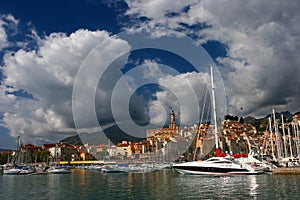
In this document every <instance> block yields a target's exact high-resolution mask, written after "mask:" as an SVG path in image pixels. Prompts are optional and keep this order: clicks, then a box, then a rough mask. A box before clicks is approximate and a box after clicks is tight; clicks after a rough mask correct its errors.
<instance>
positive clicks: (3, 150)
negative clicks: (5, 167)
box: [0, 149, 13, 154]
mask: <svg viewBox="0 0 300 200" xmlns="http://www.w3.org/2000/svg"><path fill="white" fill-rule="evenodd" d="M10 151H13V150H12V149H0V154H1V153H2V152H10Z"/></svg>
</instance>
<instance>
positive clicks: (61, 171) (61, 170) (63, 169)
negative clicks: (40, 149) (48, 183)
mask: <svg viewBox="0 0 300 200" xmlns="http://www.w3.org/2000/svg"><path fill="white" fill-rule="evenodd" d="M47 172H48V173H51V174H69V173H71V171H70V170H69V169H68V168H67V167H64V166H53V167H50V168H49V169H47Z"/></svg>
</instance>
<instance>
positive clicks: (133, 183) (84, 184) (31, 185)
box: [0, 170, 300, 200]
mask: <svg viewBox="0 0 300 200" xmlns="http://www.w3.org/2000/svg"><path fill="white" fill-rule="evenodd" d="M299 189H300V179H299V176H272V175H267V174H266V175H249V176H243V175H241V176H197V175H189V176H187V175H180V174H178V173H176V172H173V171H171V170H163V171H157V172H151V173H145V174H139V173H124V174H103V173H101V172H97V171H88V170H86V171H84V170H75V171H73V172H72V174H66V175H54V174H52V175H51V174H49V175H35V176H33V175H31V176H4V175H0V194H1V196H0V199H1V200H5V199H14V200H15V199H33V200H35V199H39V200H40V199H172V200H176V199H298V198H299V196H300V190H299Z"/></svg>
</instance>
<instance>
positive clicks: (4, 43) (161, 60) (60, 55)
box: [0, 0, 300, 148]
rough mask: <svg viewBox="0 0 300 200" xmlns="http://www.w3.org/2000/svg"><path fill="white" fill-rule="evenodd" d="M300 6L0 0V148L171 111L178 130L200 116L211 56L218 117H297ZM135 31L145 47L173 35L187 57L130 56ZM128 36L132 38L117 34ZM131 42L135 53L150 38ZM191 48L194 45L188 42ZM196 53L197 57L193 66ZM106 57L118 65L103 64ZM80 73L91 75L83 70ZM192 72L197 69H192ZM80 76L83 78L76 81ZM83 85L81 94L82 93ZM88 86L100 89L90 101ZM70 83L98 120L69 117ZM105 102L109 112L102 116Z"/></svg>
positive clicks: (149, 119)
mask: <svg viewBox="0 0 300 200" xmlns="http://www.w3.org/2000/svg"><path fill="white" fill-rule="evenodd" d="M299 7H300V5H299V3H298V2H296V1H287V2H281V1H280V0H278V1H272V3H268V2H262V1H259V0H254V1H251V3H250V2H247V3H245V2H240V1H237V0H230V1H222V2H211V1H208V0H203V1H199V0H187V1H180V0H148V1H136V0H124V1H122V0H118V1H112V0H103V1H101V0H100V1H97V0H78V1H45V2H40V1H26V2H23V1H21V2H19V1H14V0H12V1H1V2H0V83H1V84H0V95H1V96H0V114H1V118H0V137H1V140H0V148H1V147H3V148H13V147H14V146H15V138H16V137H17V136H18V135H20V136H21V138H23V140H24V141H25V142H30V143H34V144H42V143H46V142H56V141H58V140H60V139H62V138H64V137H66V136H69V135H73V134H75V133H76V132H77V131H78V130H79V129H80V131H79V132H93V130H96V132H97V131H99V130H98V128H99V127H97V126H99V125H96V124H95V123H98V122H99V121H100V122H101V123H100V129H102V131H103V130H104V129H105V128H110V130H111V128H112V127H115V126H118V127H119V128H122V127H123V128H124V130H125V129H126V126H125V125H124V126H123V125H122V124H126V123H128V118H131V119H132V120H131V121H130V120H129V121H130V122H129V124H127V125H128V126H130V127H135V124H138V125H143V126H141V127H144V126H146V125H147V124H148V125H149V124H150V125H158V126H159V125H161V124H164V123H166V122H167V120H168V116H169V113H170V110H171V109H174V110H175V113H176V114H177V116H178V121H179V123H180V124H189V123H194V122H195V119H194V118H193V117H191V116H199V109H200V107H201V105H202V103H203V96H204V93H205V92H204V91H205V89H206V88H207V87H209V74H208V70H207V66H206V64H204V63H209V62H211V61H214V63H215V64H216V68H215V71H216V74H217V77H216V78H217V84H219V85H218V86H220V87H219V90H221V91H222V92H223V93H222V92H221V93H222V95H221V96H220V98H219V99H221V100H219V101H220V102H219V105H220V106H219V109H220V110H222V112H221V111H220V113H223V112H226V114H234V115H240V116H247V115H253V116H257V117H261V116H265V115H267V114H268V113H270V112H271V109H272V108H275V109H276V110H277V111H286V110H288V111H290V112H292V113H294V112H297V111H299V106H300V104H299V97H300V91H299V88H300V81H299V80H300V79H299V75H300V72H299V71H300V70H299V63H300V60H299V58H298V56H296V55H298V54H299V53H300V52H299V51H300V39H299V35H300V30H299V21H300V15H299V14H298V13H299V12H298V9H299ZM141 28H142V29H143V30H145V31H146V32H147V31H148V32H147V33H149V32H150V34H152V36H154V39H153V41H156V40H157V41H159V39H162V41H166V43H164V44H163V45H164V47H165V48H166V49H171V47H172V46H174V44H175V45H177V43H176V42H174V44H171V43H168V41H171V40H168V39H167V38H168V37H173V39H174V38H177V39H176V40H174V41H178V45H177V47H175V48H173V47H172V48H173V50H174V51H176V48H178V50H179V51H178V52H183V53H182V54H181V55H180V53H177V54H176V53H174V52H166V51H161V49H159V50H153V49H152V50H151V49H149V48H148V49H147V48H144V49H142V50H140V51H130V50H132V49H134V43H135V42H136V41H134V39H135V38H134V37H135V36H137V37H136V38H138V36H139V35H138V33H136V32H135V31H137V30H140V29H141ZM171 30H172V31H174V32H176V34H175V35H174V34H173V35H172V33H171ZM124 32H125V38H126V37H127V38H131V42H132V43H130V42H128V41H126V39H124V38H122V37H121V35H122V33H123V36H124ZM126 33H127V34H128V35H126ZM129 33H132V34H133V35H134V37H132V36H130V34H129ZM179 33H180V34H183V35H184V36H183V37H182V36H179ZM135 34H136V35H135ZM118 37H121V38H120V39H118ZM186 38H190V40H185V39H186ZM137 41H138V42H136V43H137V44H136V45H137V46H139V45H140V44H143V45H144V43H143V42H145V41H146V40H142V39H141V40H137ZM187 41H193V42H188V43H190V44H189V45H190V46H188V45H187V46H185V45H186V43H187ZM172 43H173V42H172ZM192 43H193V44H192ZM104 44H106V45H104ZM97 45H98V47H97ZM193 45H195V46H197V45H200V46H198V47H199V48H198V49H195V50H194V51H197V52H192V49H193V48H194V47H193ZM140 46H141V45H140ZM201 46H202V47H203V48H204V49H205V50H206V51H207V53H208V55H206V53H205V52H202V50H201ZM99 47H102V48H99ZM162 47H163V46H162ZM97 48H98V49H97ZM184 48H187V49H184ZM95 49H96V50H97V51H95ZM93 50H94V51H93ZM189 51H191V52H189ZM96 52H98V53H99V54H96ZM122 53H123V55H121V54H122ZM194 53H195V54H194ZM196 53H199V60H201V61H199V63H197V64H196V65H198V66H193V62H192V60H193V58H195V56H197V55H196ZM183 55H184V56H183ZM191 55H193V56H194V55H195V56H194V57H193V56H191ZM93 56H94V57H93ZM189 56H190V57H189ZM116 57H117V59H116ZM93 59H95V60H93ZM111 59H113V61H114V62H113V63H112V64H110V65H108V64H109V63H107V62H109V61H110V60H111ZM210 59H212V60H210ZM201 63H202V64H201ZM88 64H90V65H88ZM202 65H203V66H202ZM204 65H205V66H204ZM108 66H109V67H108ZM84 67H86V69H88V70H86V72H82V73H81V74H80V72H81V71H80V69H82V68H84ZM192 67H194V68H195V69H196V70H190V69H192ZM126 68H127V69H126ZM93 69H94V70H95V71H93ZM129 69H130V70H129ZM103 70H104V71H103ZM93 72H94V73H93ZM100 72H101V73H100ZM127 72H130V73H128V74H127V75H125V74H126V73H127ZM85 73H86V74H85ZM95 74H97V76H101V75H102V76H103V77H97V76H96V75H95ZM80 75H82V77H84V80H81V81H82V82H77V77H78V76H80ZM116 77H119V78H120V79H118V78H116ZM145 80H147V81H148V82H147V81H146V82H145ZM92 81H94V82H97V81H100V82H99V83H101V84H96V85H95V83H92ZM118 81H125V82H121V83H122V84H119V82H118ZM76 83H77V84H79V85H77V87H75V86H74V85H76ZM143 83H155V84H157V85H160V87H158V88H157V87H156V86H155V84H148V85H147V84H146V85H145V86H144V85H143ZM139 84H140V85H139ZM83 86H84V87H86V88H85V90H87V91H81V90H84V88H82V87H83ZM89 86H91V87H92V86H93V87H97V89H96V90H95V91H94V96H93V95H92V91H89V90H88V89H87V88H88V87H89ZM137 86H138V88H139V89H138V90H137V92H134V90H135V89H134V88H136V87H137ZM117 87H119V88H117ZM74 88H77V89H78V90H80V93H79V94H82V96H84V95H92V96H90V97H91V98H92V100H91V102H93V105H94V104H95V108H96V115H97V119H96V120H95V119H90V116H91V115H90V114H91V113H89V112H87V113H84V112H85V111H82V110H80V108H82V107H78V109H79V110H80V111H81V113H80V114H82V116H84V117H83V118H84V119H82V118H80V117H79V119H81V121H80V122H78V121H76V120H78V119H75V120H74V107H73V110H72V103H74V102H72V100H74ZM114 91H117V92H114ZM89 92H90V93H89ZM127 94H131V95H132V97H131V98H130V102H129V104H130V106H129V105H125V104H124V99H126V98H127V96H126V95H127ZM114 95H115V96H114ZM113 97H116V99H117V100H115V101H114V100H113ZM181 97H190V99H192V98H191V97H193V98H195V102H197V104H196V106H198V107H199V109H195V105H193V103H192V100H191V101H189V100H190V99H188V100H187V99H183V100H181ZM93 99H94V100H96V101H95V102H94V101H93ZM122 99H123V101H122ZM79 101H85V99H81V98H79ZM81 103H82V102H81ZM113 103H115V104H114V105H115V107H116V108H118V109H115V110H116V111H114V110H109V109H107V108H108V107H111V104H113ZM125 103H126V102H125ZM80 105H81V106H82V105H84V104H83V103H82V104H80ZM88 105H89V104H88ZM124 106H125V109H124ZM126 106H127V107H126ZM241 107H243V110H241V109H240V108H241ZM126 108H127V109H126ZM87 110H88V109H87ZM126 110H129V114H130V116H128V115H127V114H128V113H127V112H125V111H126ZM121 111H122V112H121ZM123 111H124V112H123ZM77 112H78V111H77ZM77 112H75V114H76V113H77ZM193 112H195V113H193ZM197 112H198V115H197ZM92 114H93V113H92ZM114 114H115V115H118V116H115V115H114ZM75 118H76V117H75ZM93 120H94V122H93ZM116 123H117V124H116ZM78 126H79V127H78ZM136 128H137V129H138V128H139V127H138V126H137V127H136ZM144 128H145V127H144ZM116 130H117V131H120V130H118V129H116ZM126 130H127V129H126ZM123 132H124V134H125V135H126V133H127V134H129V135H130V133H128V131H123ZM134 136H137V135H134Z"/></svg>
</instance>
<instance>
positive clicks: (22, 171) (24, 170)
mask: <svg viewBox="0 0 300 200" xmlns="http://www.w3.org/2000/svg"><path fill="white" fill-rule="evenodd" d="M31 173H33V169H32V168H31V167H28V166H16V167H12V168H6V169H4V170H3V174H7V175H26V174H31Z"/></svg>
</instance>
